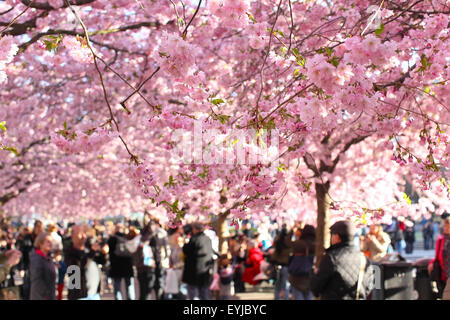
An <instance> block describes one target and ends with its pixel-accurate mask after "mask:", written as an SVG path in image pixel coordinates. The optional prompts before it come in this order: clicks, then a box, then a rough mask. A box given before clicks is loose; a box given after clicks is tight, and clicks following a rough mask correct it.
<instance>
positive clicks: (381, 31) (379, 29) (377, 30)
mask: <svg viewBox="0 0 450 320" xmlns="http://www.w3.org/2000/svg"><path fill="white" fill-rule="evenodd" d="M383 31H384V24H380V27H379V28H378V29H376V30H375V34H376V35H377V36H379V35H380V34H382V33H383Z"/></svg>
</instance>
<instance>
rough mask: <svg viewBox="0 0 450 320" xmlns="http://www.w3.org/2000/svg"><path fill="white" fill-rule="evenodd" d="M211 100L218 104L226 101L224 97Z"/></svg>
mask: <svg viewBox="0 0 450 320" xmlns="http://www.w3.org/2000/svg"><path fill="white" fill-rule="evenodd" d="M211 102H212V104H213V105H215V106H217V105H219V104H221V103H224V102H225V101H223V100H222V99H213V100H212V101H211Z"/></svg>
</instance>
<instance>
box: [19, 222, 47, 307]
mask: <svg viewBox="0 0 450 320" xmlns="http://www.w3.org/2000/svg"><path fill="white" fill-rule="evenodd" d="M43 231H44V226H43V224H42V221H41V220H36V221H35V222H34V227H33V231H32V232H31V233H29V234H27V235H25V236H24V238H23V241H21V244H20V248H19V250H20V251H21V252H22V261H21V263H20V269H21V270H23V272H22V275H23V287H22V290H21V291H22V299H23V300H29V299H30V273H29V271H30V253H31V252H32V251H33V250H34V249H35V248H34V241H35V240H36V237H37V236H38V235H39V234H41V233H42V232H43Z"/></svg>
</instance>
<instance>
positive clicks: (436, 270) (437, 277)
mask: <svg viewBox="0 0 450 320" xmlns="http://www.w3.org/2000/svg"><path fill="white" fill-rule="evenodd" d="M442 231H443V232H442V234H441V235H440V236H439V237H438V238H437V240H436V246H435V247H436V254H435V257H434V259H433V260H431V261H430V263H429V264H428V273H429V274H430V275H431V277H432V280H434V281H435V282H437V284H436V285H437V286H436V287H437V288H436V289H437V291H438V292H437V295H438V298H441V297H442V296H443V292H444V289H446V290H448V289H449V288H450V287H449V282H450V281H448V279H449V274H450V217H446V218H445V219H444V221H443V228H442Z"/></svg>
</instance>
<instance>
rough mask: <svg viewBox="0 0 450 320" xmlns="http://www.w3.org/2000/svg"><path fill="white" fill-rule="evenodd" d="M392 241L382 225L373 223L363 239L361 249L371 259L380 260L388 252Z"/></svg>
mask: <svg viewBox="0 0 450 320" xmlns="http://www.w3.org/2000/svg"><path fill="white" fill-rule="evenodd" d="M390 243H391V239H390V238H389V235H388V234H387V233H385V232H384V231H383V228H382V227H381V225H380V224H373V225H371V226H370V230H369V233H368V234H367V235H366V236H364V237H363V238H362V239H361V251H362V252H364V253H366V255H367V256H368V257H369V259H370V260H373V261H378V260H380V259H381V258H383V257H384V256H385V255H386V254H387V251H388V247H389V245H390Z"/></svg>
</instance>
